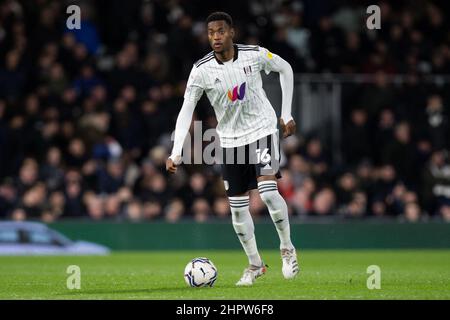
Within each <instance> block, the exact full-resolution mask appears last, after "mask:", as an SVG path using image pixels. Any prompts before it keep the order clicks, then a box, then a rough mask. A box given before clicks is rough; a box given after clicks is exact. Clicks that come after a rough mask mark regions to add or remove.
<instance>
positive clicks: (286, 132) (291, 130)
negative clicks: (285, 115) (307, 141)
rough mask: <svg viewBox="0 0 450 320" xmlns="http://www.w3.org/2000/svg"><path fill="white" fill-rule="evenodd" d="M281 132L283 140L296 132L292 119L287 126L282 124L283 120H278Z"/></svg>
mask: <svg viewBox="0 0 450 320" xmlns="http://www.w3.org/2000/svg"><path fill="white" fill-rule="evenodd" d="M280 126H281V131H282V132H283V138H287V137H289V136H290V135H293V134H294V133H295V132H296V131H297V125H296V124H295V121H294V119H291V120H289V122H288V123H287V124H285V123H284V121H283V119H281V118H280Z"/></svg>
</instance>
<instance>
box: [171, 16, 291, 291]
mask: <svg viewBox="0 0 450 320" xmlns="http://www.w3.org/2000/svg"><path fill="white" fill-rule="evenodd" d="M206 24H207V32H208V39H209V43H210V45H211V47H212V49H213V51H211V52H210V53H208V54H207V55H206V56H204V57H203V58H202V59H200V60H198V61H197V62H196V63H195V64H194V66H193V67H192V70H191V74H190V76H189V80H188V83H187V87H186V91H185V94H184V102H183V106H182V107H181V110H180V113H179V115H178V118H177V122H176V126H175V138H174V146H173V150H172V154H171V155H170V157H169V158H168V159H167V162H166V169H167V170H168V171H169V172H170V173H175V172H176V170H177V165H179V164H180V163H181V152H182V147H183V144H184V140H185V138H186V135H187V133H188V131H189V127H190V124H191V121H192V114H193V112H194V109H195V106H196V104H197V102H198V100H199V99H200V97H201V96H202V94H203V92H206V95H207V96H208V99H209V101H210V103H211V105H212V106H213V108H214V112H215V115H216V118H217V122H218V124H217V128H216V130H217V133H218V135H219V138H220V139H219V140H220V147H221V148H222V150H223V164H222V176H223V180H224V186H225V190H226V193H227V196H228V198H229V202H230V208H231V214H232V223H233V228H234V230H235V232H236V234H237V236H238V238H239V240H240V242H241V244H242V246H243V248H244V251H245V253H246V254H247V257H248V260H249V264H250V265H249V266H248V267H247V268H246V269H245V270H244V274H243V275H242V277H241V279H240V280H239V281H238V282H237V283H236V285H238V286H243V285H244V286H248V285H252V284H253V283H254V282H255V279H256V278H258V277H259V276H261V275H263V274H264V273H265V272H266V265H265V264H264V262H263V260H262V259H261V256H260V255H259V252H258V248H257V245H256V239H255V234H254V229H255V227H254V224H253V219H252V216H251V215H250V211H249V191H250V190H252V189H256V188H258V191H259V194H260V196H261V199H262V201H263V202H264V203H265V204H266V206H267V208H268V210H269V213H270V216H271V218H272V220H273V222H274V223H275V227H276V230H277V232H278V235H279V238H280V251H281V258H282V262H283V267H282V273H283V276H284V277H285V278H286V279H292V278H294V277H295V276H296V275H297V274H298V272H299V266H298V264H297V255H296V250H295V248H294V246H293V244H292V242H291V237H290V225H289V217H288V208H287V205H286V202H285V200H284V199H283V198H282V196H281V195H280V193H279V192H278V187H277V179H278V178H281V175H280V172H279V170H278V163H279V157H280V153H279V141H278V140H279V139H278V129H277V122H278V121H277V116H276V114H275V111H274V109H273V107H272V105H271V104H270V102H269V100H268V99H267V97H266V94H265V92H264V90H263V87H262V79H261V74H260V72H261V71H262V70H264V71H265V72H266V73H267V74H269V73H270V72H271V71H275V72H278V73H279V74H280V83H281V89H282V110H281V118H280V120H279V121H280V126H281V130H282V132H283V137H287V136H290V135H292V134H294V133H295V130H296V124H295V122H294V120H293V119H292V116H291V104H292V93H293V86H294V83H293V82H294V76H293V71H292V68H291V66H290V64H289V63H288V62H286V61H285V60H283V59H282V58H281V57H279V56H278V55H276V54H274V53H272V52H270V51H269V50H267V49H265V48H263V47H260V46H256V45H241V44H234V43H233V37H234V29H233V21H232V18H231V17H230V15H228V14H227V13H224V12H215V13H212V14H211V15H210V16H209V17H208V18H207V19H206ZM242 156H243V158H242ZM239 157H241V158H240V159H244V162H242V161H241V162H240V163H239V160H237V159H238V158H239ZM236 162H237V163H236Z"/></svg>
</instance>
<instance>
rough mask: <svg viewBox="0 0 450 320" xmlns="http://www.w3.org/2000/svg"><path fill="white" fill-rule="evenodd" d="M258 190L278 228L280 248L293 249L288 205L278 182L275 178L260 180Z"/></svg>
mask: <svg viewBox="0 0 450 320" xmlns="http://www.w3.org/2000/svg"><path fill="white" fill-rule="evenodd" d="M258 191H259V194H260V196H261V199H262V201H264V203H265V204H266V206H267V208H268V209H269V213H270V217H271V218H272V221H273V222H274V224H275V227H276V229H277V232H278V236H279V237H280V249H293V248H294V245H293V244H292V241H291V228H290V225H289V215H288V207H287V204H286V201H284V199H283V197H282V196H281V195H280V193H279V192H278V186H277V182H276V181H274V180H268V181H261V182H258Z"/></svg>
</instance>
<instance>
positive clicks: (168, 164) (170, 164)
mask: <svg viewBox="0 0 450 320" xmlns="http://www.w3.org/2000/svg"><path fill="white" fill-rule="evenodd" d="M166 170H167V171H169V173H175V172H177V165H176V164H175V163H174V162H173V160H172V159H170V158H169V159H167V160H166Z"/></svg>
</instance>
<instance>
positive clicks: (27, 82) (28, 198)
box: [0, 0, 450, 222]
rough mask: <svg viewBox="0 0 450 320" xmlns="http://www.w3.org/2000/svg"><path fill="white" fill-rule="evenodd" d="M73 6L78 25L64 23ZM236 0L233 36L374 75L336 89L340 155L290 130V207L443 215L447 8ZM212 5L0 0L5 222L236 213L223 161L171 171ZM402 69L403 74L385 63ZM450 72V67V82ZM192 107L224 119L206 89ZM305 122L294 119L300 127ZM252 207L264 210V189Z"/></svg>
mask: <svg viewBox="0 0 450 320" xmlns="http://www.w3.org/2000/svg"><path fill="white" fill-rule="evenodd" d="M74 3H75V4H78V5H79V6H80V7H81V13H82V23H81V26H82V28H81V29H80V30H68V29H67V28H66V19H67V17H68V16H69V15H68V14H67V13H66V8H67V6H68V5H70V4H74ZM370 4H374V3H369V2H368V1H320V0H317V1H314V0H293V1H281V0H272V1H269V0H267V1H256V0H250V1H229V2H227V3H226V4H221V7H220V9H221V10H223V11H227V12H229V13H230V14H231V15H232V16H233V18H234V20H235V24H236V39H235V42H238V43H246V44H260V45H262V46H264V47H267V48H269V49H271V50H272V51H273V52H275V53H277V54H279V55H280V56H282V57H283V58H284V59H286V60H287V61H289V62H290V63H291V65H292V67H293V69H294V71H295V72H298V73H301V72H308V73H329V72H332V73H344V74H354V73H369V74H374V75H375V80H374V83H371V84H359V85H354V86H346V87H345V88H344V91H343V97H342V99H343V101H342V102H343V105H344V110H343V114H342V118H343V126H342V127H343V132H342V137H343V139H342V141H343V145H342V151H343V161H342V162H340V163H336V162H332V161H330V159H331V157H330V148H329V146H327V145H324V144H323V142H322V141H321V140H319V139H318V138H317V137H315V136H303V135H301V134H298V135H296V136H294V137H289V138H288V139H286V140H284V141H283V144H282V147H283V150H282V151H283V162H282V165H283V166H282V175H283V179H281V180H279V189H280V192H281V193H282V195H283V196H284V197H285V198H286V200H287V202H288V204H289V210H290V213H291V215H292V216H293V217H294V218H295V217H308V216H334V217H344V218H361V217H396V218H398V219H403V220H405V221H420V220H427V219H431V218H433V219H434V218H438V219H443V220H445V221H450V154H449V150H450V143H449V141H450V139H449V138H450V131H449V105H448V103H449V101H450V90H449V89H450V88H449V82H448V80H447V83H446V82H445V81H444V80H443V81H444V82H443V83H441V84H434V85H430V84H429V83H424V82H422V78H423V77H426V76H427V75H434V74H441V75H445V74H447V76H448V75H449V74H450V34H449V31H448V30H450V29H449V25H448V16H446V15H445V11H444V9H443V7H442V6H441V4H440V3H439V2H432V1H414V2H412V1H396V2H395V3H394V2H389V3H388V2H387V1H378V2H377V4H378V5H379V6H380V8H381V21H382V29H381V30H371V31H370V30H367V28H366V24H365V19H366V18H367V14H366V12H365V9H366V8H367V6H368V5H370ZM215 10H217V7H215V5H214V2H213V1H200V0H191V1H187V0H186V1H183V0H168V1H165V0H164V1H163V0H153V1H145V0H144V1H119V0H109V1H106V0H97V1H78V2H77V1H58V0H36V1H26V0H23V1H18V0H5V1H2V2H1V3H0V218H2V219H6V218H12V219H16V220H23V219H42V220H43V221H46V222H50V221H54V220H56V219H63V218H83V217H84V218H90V219H92V220H102V219H113V220H119V221H120V220H129V221H145V220H166V221H169V222H175V221H179V220H180V219H183V218H188V217H189V218H193V219H195V220H196V221H198V222H204V221H208V220H209V219H213V218H214V219H228V218H229V206H228V200H227V198H226V196H225V192H224V188H223V183H222V181H221V179H220V170H219V168H218V166H198V165H195V166H194V165H190V166H182V167H180V168H179V171H178V173H177V174H176V175H174V176H169V175H168V174H167V173H166V172H165V160H166V158H167V157H168V154H169V153H170V150H171V146H172V143H171V139H170V135H171V133H172V131H173V129H174V126H175V121H176V117H177V114H178V111H179V109H180V107H181V104H182V99H183V93H184V88H185V85H186V79H187V76H188V74H189V71H190V69H191V67H192V64H193V62H195V61H196V60H198V59H199V58H201V57H202V56H204V55H205V54H206V53H207V52H209V51H210V48H209V45H208V41H207V36H206V33H205V32H204V24H203V21H204V19H205V18H206V16H207V15H208V14H209V13H210V12H212V11H215ZM397 73H400V74H406V75H407V81H406V82H404V83H403V84H401V85H394V84H392V83H391V82H389V81H388V79H389V75H392V74H397ZM447 79H448V78H447ZM195 119H197V120H202V121H203V123H204V127H205V129H207V128H208V127H214V126H215V124H216V122H215V119H214V117H213V114H212V110H211V107H210V106H209V105H208V102H207V100H206V99H204V98H203V99H202V100H201V101H200V103H199V105H198V107H197V109H196V113H195ZM300 130H301V128H300ZM252 194H253V196H252V197H251V212H252V214H253V215H254V216H255V217H256V218H258V217H264V216H266V217H267V215H266V214H267V212H266V209H265V207H264V205H263V203H262V201H261V199H260V198H259V195H258V193H257V192H256V191H252Z"/></svg>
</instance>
